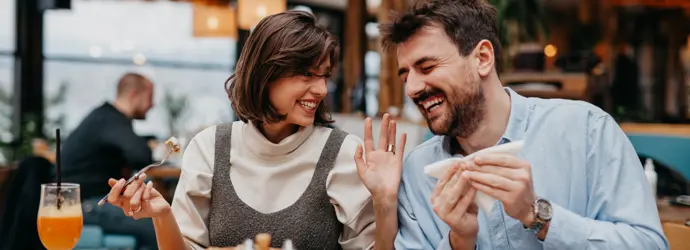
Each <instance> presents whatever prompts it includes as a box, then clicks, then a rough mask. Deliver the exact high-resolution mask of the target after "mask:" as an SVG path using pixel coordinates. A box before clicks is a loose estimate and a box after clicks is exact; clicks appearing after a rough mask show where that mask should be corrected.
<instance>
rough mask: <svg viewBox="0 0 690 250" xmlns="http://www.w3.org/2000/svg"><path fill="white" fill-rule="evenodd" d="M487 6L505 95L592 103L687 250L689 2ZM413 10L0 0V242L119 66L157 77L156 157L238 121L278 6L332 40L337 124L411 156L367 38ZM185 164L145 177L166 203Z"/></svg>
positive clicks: (406, 103)
mask: <svg viewBox="0 0 690 250" xmlns="http://www.w3.org/2000/svg"><path fill="white" fill-rule="evenodd" d="M486 1H488V2H490V3H491V4H493V5H495V6H496V7H497V9H498V18H499V21H500V22H499V30H500V32H501V38H502V39H501V43H502V44H501V45H502V46H503V48H504V51H503V55H502V56H503V58H504V60H503V64H502V65H500V66H501V72H500V79H501V82H502V83H503V84H504V86H506V87H510V88H512V89H513V90H515V91H517V92H518V93H520V94H522V95H524V96H527V97H540V98H563V99H570V100H581V101H585V102H589V103H592V104H594V105H596V106H598V107H599V108H601V109H603V110H604V111H606V112H608V113H609V114H611V116H612V117H614V118H615V119H616V121H617V122H618V123H619V125H620V127H621V128H622V129H623V131H624V132H625V133H626V134H627V136H628V138H629V139H630V142H631V143H632V144H633V146H634V148H635V150H636V151H637V153H638V156H639V157H640V162H641V163H642V164H643V165H645V164H654V166H655V171H656V173H657V174H658V181H657V183H656V186H655V189H656V196H657V207H658V209H659V215H660V218H661V220H662V225H663V229H664V233H665V234H666V236H667V237H668V239H669V242H670V244H671V249H672V250H675V249H678V250H680V249H690V240H687V239H688V238H689V237H690V197H689V196H687V195H690V182H689V181H690V154H689V153H688V152H690V1H688V0H523V1H513V0H486ZM414 2H415V1H414V0H0V126H2V129H0V234H5V235H8V232H7V230H8V228H9V230H12V228H15V227H13V223H18V222H17V221H18V220H17V219H16V216H15V215H13V214H10V213H9V211H15V210H16V208H13V206H14V204H12V202H15V201H16V200H17V196H18V195H21V194H20V193H21V192H24V191H26V188H24V187H22V185H21V183H23V182H24V181H25V179H22V178H34V177H27V176H23V175H21V174H19V173H20V171H19V170H20V168H19V166H20V164H19V163H20V162H21V161H22V160H24V159H26V158H27V157H40V158H44V159H47V160H48V161H49V162H51V163H54V162H55V161H56V155H55V151H56V150H55V147H56V145H55V142H56V137H55V130H56V129H57V128H59V129H60V130H61V131H62V135H61V136H62V138H65V137H67V136H69V134H70V132H71V131H72V130H73V129H75V128H76V127H77V126H78V125H79V123H80V122H81V121H82V119H83V118H84V117H85V116H86V115H87V114H88V113H89V112H90V111H91V110H92V109H93V108H95V107H96V106H98V105H100V104H102V103H103V102H105V101H108V100H111V99H112V98H113V97H114V93H115V88H116V86H115V83H116V81H117V79H118V78H119V77H120V76H121V75H123V74H124V73H127V72H137V73H140V74H143V75H146V76H148V77H150V79H152V81H153V82H154V83H155V84H154V88H155V92H156V95H155V96H154V103H155V105H154V107H153V109H151V111H150V112H149V115H148V116H147V118H146V120H137V121H134V130H135V131H136V133H137V134H138V135H139V136H141V137H142V138H145V139H146V140H147V141H148V143H149V146H150V147H151V149H152V152H153V158H154V159H156V160H160V159H161V158H162V157H163V156H164V154H165V147H166V145H165V143H164V142H165V140H166V139H168V138H170V137H171V136H174V137H176V138H178V139H179V141H180V143H181V144H182V148H183V149H184V146H185V145H186V144H187V143H188V142H189V141H190V139H191V138H192V137H193V136H194V135H195V134H196V133H198V132H199V131H201V130H203V129H204V128H206V127H208V126H211V125H214V124H220V123H226V122H232V121H235V120H237V117H236V116H235V114H234V111H233V110H232V107H231V104H230V101H229V100H228V99H227V95H226V93H225V91H224V90H223V83H224V82H225V80H226V79H227V78H228V77H229V76H230V74H232V73H233V71H234V68H235V62H236V61H237V60H238V56H239V51H241V50H242V47H243V44H244V42H245V41H246V39H247V37H248V35H249V34H250V32H251V29H252V27H253V26H254V25H256V23H258V22H259V21H260V20H261V19H262V18H264V17H266V16H268V15H271V14H273V13H278V12H282V11H285V10H291V9H301V10H306V11H309V12H312V13H314V15H315V16H316V17H317V20H318V22H319V24H320V25H323V26H325V27H327V28H328V30H329V31H330V32H331V33H333V34H334V35H335V36H336V37H337V38H338V39H339V41H340V44H341V45H342V53H341V55H342V56H341V62H340V65H341V66H340V67H339V68H338V70H337V73H336V74H334V75H333V77H332V78H331V79H329V80H328V96H327V99H326V101H327V102H328V104H329V105H330V107H331V110H332V112H333V117H334V119H335V121H336V122H335V124H334V126H336V127H338V128H341V129H343V130H344V131H346V132H348V133H352V134H355V135H357V136H359V137H360V138H361V137H363V135H364V127H363V121H364V118H365V117H373V118H374V126H375V127H378V124H379V123H380V120H381V116H382V115H383V114H384V113H388V114H391V116H392V117H394V118H395V119H396V120H397V122H398V131H405V132H406V133H407V134H408V140H407V141H408V142H407V144H406V145H405V148H406V149H408V150H406V151H409V150H411V149H412V148H414V147H416V146H418V145H420V144H421V143H422V142H424V141H425V140H427V139H429V137H430V136H431V133H430V131H429V129H428V127H427V125H426V124H425V120H424V118H423V117H422V115H421V114H420V112H419V110H418V109H417V105H416V104H414V103H413V102H412V101H411V100H410V98H408V97H407V96H406V95H405V93H404V88H405V86H404V84H403V83H402V82H401V80H400V79H399V77H398V73H397V71H398V69H397V65H396V62H397V61H396V57H395V53H394V52H393V51H387V50H383V49H382V47H381V45H380V35H379V31H378V24H379V23H381V22H384V21H386V20H387V19H388V18H389V16H388V14H389V13H390V11H396V10H403V9H405V8H407V7H409V6H410V5H412V4H414ZM376 132H377V131H376V130H375V131H374V133H375V134H374V136H375V137H376V136H377V134H376ZM657 143H658V144H657ZM648 159H651V161H650V160H648ZM180 162H181V154H178V155H173V156H172V157H171V158H170V159H168V161H167V163H166V166H165V167H160V168H156V169H152V170H151V171H149V172H148V173H147V175H148V177H149V178H150V179H151V180H152V181H153V182H154V186H155V187H156V188H157V189H158V190H160V191H161V192H162V193H163V195H164V196H166V197H167V198H168V199H172V196H173V192H174V190H175V185H176V183H177V179H178V178H179V176H180V172H181V170H180V167H181V166H180ZM36 178H38V177H36ZM35 219H36V218H35V217H34V218H31V219H29V221H32V220H33V221H35ZM34 229H35V226H34ZM3 230H4V231H3ZM13 233H14V234H13V235H19V234H26V235H29V234H36V232H35V230H34V231H33V232H32V231H31V230H29V231H28V232H13ZM15 237H18V236H15ZM0 239H2V238H0ZM132 241H133V238H132V237H131V236H128V235H113V234H105V233H103V232H102V231H99V229H98V228H97V227H84V229H83V231H82V236H81V239H80V241H79V243H78V245H77V247H76V248H75V249H109V248H110V249H112V248H127V249H131V248H128V247H131V246H132V244H133V243H132ZM2 247H3V244H0V249H3V248H2ZM7 249H13V248H7Z"/></svg>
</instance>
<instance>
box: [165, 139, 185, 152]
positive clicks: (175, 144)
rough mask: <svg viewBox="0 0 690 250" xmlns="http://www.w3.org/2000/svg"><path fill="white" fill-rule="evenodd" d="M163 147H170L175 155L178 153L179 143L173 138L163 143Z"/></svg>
mask: <svg viewBox="0 0 690 250" xmlns="http://www.w3.org/2000/svg"><path fill="white" fill-rule="evenodd" d="M165 145H168V146H170V147H171V148H172V150H173V152H175V153H177V152H180V149H181V147H180V142H179V141H178V140H177V138H175V137H174V136H173V137H170V139H168V140H167V141H165Z"/></svg>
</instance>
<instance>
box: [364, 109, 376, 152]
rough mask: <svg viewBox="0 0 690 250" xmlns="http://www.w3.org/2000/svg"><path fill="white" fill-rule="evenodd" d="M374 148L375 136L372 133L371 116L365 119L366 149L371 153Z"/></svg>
mask: <svg viewBox="0 0 690 250" xmlns="http://www.w3.org/2000/svg"><path fill="white" fill-rule="evenodd" d="M374 149H375V148H374V136H373V135H372V125H371V118H369V117H367V119H364V150H365V151H366V152H367V154H369V153H370V152H371V151H373V150H374Z"/></svg>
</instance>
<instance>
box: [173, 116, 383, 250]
mask: <svg viewBox="0 0 690 250" xmlns="http://www.w3.org/2000/svg"><path fill="white" fill-rule="evenodd" d="M215 131H216V126H212V127H209V128H207V129H205V130H203V131H201V132H199V133H198V134H197V135H196V136H195V137H194V138H193V139H192V140H191V141H190V143H189V145H188V146H187V148H186V149H185V151H184V156H183V157H182V175H181V176H180V181H179V183H178V185H177V189H176V191H175V197H174V199H173V205H172V211H173V213H174V215H175V218H176V219H177V223H178V225H179V226H180V230H181V231H182V235H183V236H184V237H185V241H186V242H187V243H188V245H189V246H190V248H193V249H200V248H201V247H200V245H201V246H208V245H209V234H208V225H207V223H208V218H209V210H210V198H211V182H212V179H213V163H214V154H215ZM330 132H331V129H330V128H326V127H321V126H309V127H302V128H301V129H300V130H299V131H298V132H297V133H295V134H292V135H290V136H289V137H287V138H285V139H283V140H282V141H281V142H279V143H277V144H276V143H272V142H270V141H269V140H268V139H266V137H264V135H263V134H262V133H261V132H260V131H259V130H258V129H257V127H256V126H255V125H253V124H252V123H244V122H234V123H233V127H232V141H231V143H232V145H231V147H230V148H231V152H230V163H231V165H232V166H231V167H230V173H228V174H230V179H231V181H232V184H233V186H234V188H235V191H236V193H237V195H238V197H239V198H240V199H241V200H242V201H243V202H244V203H246V204H247V205H249V206H250V207H252V208H254V209H255V210H257V211H259V212H261V213H272V212H276V211H278V210H281V209H284V208H286V207H288V206H290V205H292V204H293V203H294V202H295V201H297V199H298V198H299V197H300V196H301V195H302V193H303V192H304V191H305V190H306V188H307V186H308V185H309V183H310V181H311V178H312V175H313V174H314V170H315V167H316V163H317V161H318V159H319V156H320V155H321V151H322V150H323V148H324V146H325V144H326V140H327V139H328V136H329V135H330ZM357 144H362V141H361V139H360V138H358V137H356V136H354V135H348V136H347V137H346V138H345V140H344V142H343V144H342V146H341V148H340V153H339V154H338V157H337V158H336V162H335V165H334V166H333V169H332V170H331V172H330V173H329V175H328V178H327V180H326V190H327V193H328V196H329V197H330V200H331V203H332V204H333V206H334V208H335V212H336V216H337V218H338V220H339V221H340V222H341V223H343V225H344V228H343V233H342V235H341V236H340V240H339V242H340V244H341V246H342V247H343V249H370V248H371V247H372V246H373V243H374V238H375V235H374V230H375V224H374V210H373V204H372V201H371V194H370V193H369V191H368V190H367V189H366V187H365V186H364V185H363V183H362V181H361V180H360V179H359V176H358V175H357V167H356V165H355V161H354V154H355V150H356V148H357ZM286 226H287V225H286Z"/></svg>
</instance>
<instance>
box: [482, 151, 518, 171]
mask: <svg viewBox="0 0 690 250" xmlns="http://www.w3.org/2000/svg"><path fill="white" fill-rule="evenodd" d="M474 164H476V165H478V166H482V165H494V166H502V167H506V168H522V167H524V166H525V164H527V162H526V161H524V160H521V159H519V158H517V157H515V156H512V155H509V154H478V155H477V156H475V157H474ZM528 165H529V164H528Z"/></svg>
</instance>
